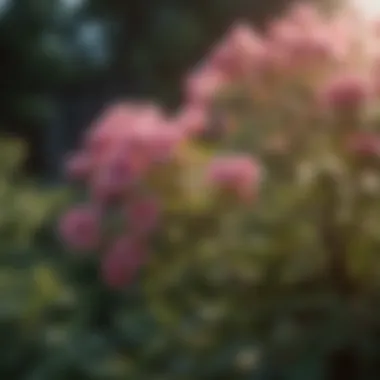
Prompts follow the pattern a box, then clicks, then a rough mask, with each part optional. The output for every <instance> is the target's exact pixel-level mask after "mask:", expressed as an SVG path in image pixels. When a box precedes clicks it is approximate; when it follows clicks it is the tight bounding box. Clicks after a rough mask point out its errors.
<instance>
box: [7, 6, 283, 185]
mask: <svg viewBox="0 0 380 380" xmlns="http://www.w3.org/2000/svg"><path fill="white" fill-rule="evenodd" d="M286 3H289V1H287V0H270V1H265V2H262V1H251V0H208V1H205V0H1V1H0V56H1V60H0V88H1V102H0V125H1V129H2V131H4V132H11V133H13V134H17V135H18V136H21V137H23V138H25V139H26V140H27V141H28V142H29V144H30V145H31V157H30V160H28V166H29V171H30V172H31V173H33V174H36V175H39V176H47V177H48V178H50V179H57V178H58V175H59V172H60V171H59V168H60V164H61V158H62V154H63V152H64V151H66V150H67V149H68V148H70V147H72V145H73V144H74V143H75V141H77V139H78V134H79V133H80V131H81V130H83V128H85V127H86V126H87V125H88V123H89V122H90V121H91V120H92V119H93V118H94V116H96V115H97V113H98V111H99V109H100V108H101V107H103V106H104V105H105V104H107V103H108V102H110V101H114V100H116V99H118V98H120V97H122V98H125V97H140V96H142V97H149V98H152V99H154V100H157V101H159V102H161V103H163V104H165V105H168V106H173V107H175V106H176V105H177V104H178V103H179V101H180V86H181V80H182V77H183V75H184V73H186V71H187V70H188V69H189V68H190V67H191V66H193V65H194V64H195V63H196V62H197V61H198V60H199V59H200V58H201V57H202V56H203V55H204V54H205V52H207V49H208V48H209V46H210V45H211V44H212V42H214V41H215V40H216V39H217V38H218V37H219V36H221V34H222V33H223V32H224V31H225V30H226V29H227V27H228V26H229V25H230V24H231V22H232V21H234V20H235V19H237V18H241V17H244V18H245V19H248V20H250V21H252V22H254V23H256V24H258V25H259V24H262V23H263V22H264V21H265V19H266V18H267V17H268V16H270V15H271V14H273V13H277V12H278V11H279V10H280V9H281V8H282V7H283V6H284V5H286Z"/></svg>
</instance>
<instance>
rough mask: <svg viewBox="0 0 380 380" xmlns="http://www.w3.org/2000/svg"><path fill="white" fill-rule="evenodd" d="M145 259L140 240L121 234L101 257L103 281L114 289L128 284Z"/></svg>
mask: <svg viewBox="0 0 380 380" xmlns="http://www.w3.org/2000/svg"><path fill="white" fill-rule="evenodd" d="M145 261H146V251H145V248H144V247H143V245H142V244H141V242H139V241H137V240H136V239H134V238H132V237H129V236H123V237H121V238H119V239H118V240H116V242H115V243H114V244H113V245H112V246H111V248H110V250H109V251H108V252H106V254H105V256H104V258H103V261H102V265H101V274H102V278H103V281H104V282H105V283H106V284H107V285H108V286H109V287H111V288H116V289H118V288H122V287H124V286H126V285H130V284H131V283H132V282H133V281H134V280H135V278H136V276H137V274H138V271H139V269H140V267H141V265H142V264H143V263H144V262H145Z"/></svg>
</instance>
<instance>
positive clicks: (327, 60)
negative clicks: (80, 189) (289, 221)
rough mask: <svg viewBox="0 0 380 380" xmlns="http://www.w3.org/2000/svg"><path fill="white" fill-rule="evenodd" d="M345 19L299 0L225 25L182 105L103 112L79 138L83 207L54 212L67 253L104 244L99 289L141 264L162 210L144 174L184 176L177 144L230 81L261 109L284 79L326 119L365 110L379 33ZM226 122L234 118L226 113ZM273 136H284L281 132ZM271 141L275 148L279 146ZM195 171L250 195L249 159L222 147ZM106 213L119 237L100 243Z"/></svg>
mask: <svg viewBox="0 0 380 380" xmlns="http://www.w3.org/2000/svg"><path fill="white" fill-rule="evenodd" d="M355 17H356V16H355V15H352V14H350V13H349V12H341V13H340V14H338V15H335V16H332V17H327V16H324V15H322V14H321V13H319V12H318V11H317V10H316V9H315V8H314V7H312V6H311V5H305V4H301V5H298V6H295V7H293V8H291V9H290V10H289V11H288V12H287V13H286V14H285V15H284V16H283V17H281V18H278V19H275V20H274V21H273V22H271V23H270V24H269V25H268V27H267V28H266V30H265V31H264V32H263V33H261V34H259V33H257V32H255V31H254V30H253V29H251V28H250V27H249V26H248V25H245V24H244V23H237V24H234V25H233V26H232V27H231V28H230V30H229V32H228V33H227V35H226V37H225V38H223V40H222V41H221V42H220V43H218V44H217V45H216V46H215V47H214V48H213V49H212V50H211V51H210V54H209V55H208V57H206V59H204V60H203V61H202V62H201V63H200V64H199V65H198V66H197V67H196V68H195V69H194V70H193V71H192V72H190V73H189V75H188V76H187V78H186V81H185V83H184V92H185V103H184V105H183V107H182V108H181V109H180V111H179V112H178V113H177V114H175V115H167V114H166V113H165V112H164V111H163V110H162V109H161V108H159V107H157V106H155V105H152V104H145V103H126V104H118V105H116V106H113V107H111V108H110V109H108V110H107V111H106V112H105V114H104V115H103V116H102V117H101V118H100V119H99V120H98V121H97V122H96V123H95V125H93V126H92V128H90V130H89V131H88V133H87V134H86V135H85V138H84V144H83V148H82V149H81V150H79V151H78V152H76V153H75V154H73V155H72V156H71V157H69V158H68V160H67V166H66V169H67V175H68V178H69V179H71V180H73V181H81V182H82V183H84V184H85V186H86V189H87V193H88V195H89V203H88V204H87V205H82V206H78V207H76V208H74V209H72V210H69V211H68V213H67V214H66V215H64V216H63V218H62V220H61V224H60V234H61V236H62V238H63V240H64V241H65V242H66V243H67V244H68V246H69V247H70V248H72V249H75V250H86V251H88V250H97V249H100V250H102V251H103V250H104V251H105V253H104V254H103V253H102V254H101V261H102V274H103V278H104V280H105V281H106V282H107V283H108V284H109V285H112V286H115V287H120V286H123V285H125V284H128V283H129V282H131V281H133V279H134V278H135V276H136V274H137V272H138V270H139V268H140V267H141V265H143V263H144V262H145V261H146V260H147V251H148V248H149V238H150V236H151V234H153V233H154V232H155V229H156V227H157V226H158V225H159V224H160V221H161V219H160V216H161V214H162V213H165V212H166V211H165V206H166V205H165V202H164V201H163V197H162V196H161V194H160V193H159V191H158V190H157V189H156V188H154V186H153V185H152V182H151V181H150V179H151V178H152V176H154V174H157V173H160V175H161V173H164V172H165V170H166V169H167V173H172V171H170V169H171V168H172V167H173V165H174V166H175V167H177V168H178V167H179V168H180V172H181V174H180V175H181V176H182V179H183V177H185V176H186V175H187V169H188V168H187V166H186V165H187V163H188V160H186V159H185V160H183V151H184V150H185V151H186V149H183V148H184V147H186V146H187V145H188V144H193V143H196V142H197V141H198V140H197V139H194V137H198V135H199V134H201V133H202V132H206V131H207V129H208V128H209V126H210V122H211V121H212V115H213V112H212V111H213V105H214V102H215V101H216V99H217V97H218V94H219V93H220V92H222V91H223V90H225V89H228V88H230V86H235V85H240V86H243V87H244V88H247V89H248V93H249V94H250V96H252V97H253V98H255V96H256V95H260V94H263V93H265V94H267V95H266V96H265V97H260V99H265V101H267V104H266V107H267V108H266V109H269V110H270V112H271V110H272V108H271V104H272V103H271V101H272V99H271V96H272V97H276V95H277V93H279V92H280V90H279V89H280V88H281V89H283V87H285V88H286V89H287V88H288V87H286V86H290V85H298V87H302V88H303V89H304V90H305V89H306V91H308V95H311V96H310V98H311V99H312V100H311V101H312V103H313V106H314V107H315V108H316V109H317V112H319V114H320V115H323V116H324V117H327V118H330V119H327V120H331V117H332V119H333V120H337V119H339V118H340V117H341V116H346V115H347V114H350V115H351V114H352V112H357V113H358V112H359V111H361V110H362V109H364V108H365V107H367V106H371V105H372V104H373V103H374V102H376V101H377V100H378V96H379V95H380V92H379V88H380V86H379V83H380V79H379V78H380V76H379V72H380V70H379V67H380V50H379V48H378V47H377V46H380V43H379V42H380V35H379V33H378V25H377V24H376V27H375V25H368V23H367V24H365V25H364V24H363V25H364V26H365V27H364V26H363V25H362V24H360V22H359V20H358V19H356V18H355ZM352 25H358V28H359V25H361V26H363V28H362V29H360V30H355V28H353V27H352ZM298 87H297V88H298ZM268 89H269V90H268ZM268 94H269V95H268ZM253 101H255V99H253ZM268 104H269V106H268ZM273 104H274V106H273V107H276V104H277V103H275V102H274V103H273ZM273 111H274V112H276V108H273ZM227 116H230V115H227ZM227 119H228V120H230V119H231V120H233V124H234V125H235V124H236V123H235V121H234V120H235V119H234V118H233V115H232V117H231V118H229V117H227ZM304 124H307V122H305V121H304ZM330 124H331V123H329V122H326V125H330ZM263 128H265V126H263ZM226 131H227V132H228V131H229V129H228V128H227V129H226ZM281 136H285V138H287V136H286V134H285V133H282V134H281ZM378 140H379V138H378V137H377V135H376V134H375V133H372V132H370V133H355V134H353V135H352V136H351V137H349V138H348V139H347V147H348V149H349V150H350V151H351V152H353V153H354V154H364V155H368V154H372V155H378V154H379V143H378ZM270 141H273V139H272V140H270ZM375 141H376V142H375ZM275 142H276V141H274V143H275ZM280 142H281V144H280V145H281V146H280V148H279V149H282V148H281V147H282V146H284V144H285V145H286V143H287V142H286V141H285V142H284V144H283V143H282V142H283V141H282V140H281V141H280ZM272 145H273V144H272ZM272 149H278V148H277V147H276V146H272ZM190 160H191V158H190ZM160 170H163V171H160ZM176 173H177V172H176ZM173 175H176V174H173ZM204 176H205V177H204V179H205V180H204V181H203V182H202V186H204V187H203V188H202V189H201V191H204V192H209V193H210V194H213V195H212V196H215V197H218V195H220V194H222V195H223V196H224V195H227V196H228V197H232V198H233V199H234V200H238V201H242V202H251V201H253V200H255V199H256V197H257V194H258V187H259V183H260V177H261V171H260V165H259V164H258V162H257V161H256V159H255V158H253V157H251V156H250V155H246V154H243V153H242V154H230V152H228V150H227V151H226V152H223V153H222V154H220V155H216V156H214V157H213V158H212V159H211V161H210V162H208V163H206V165H205V167H204ZM178 180H179V181H181V179H178ZM185 182H186V181H185ZM217 199H219V198H217ZM223 199H224V198H223ZM110 210H113V214H115V210H116V214H117V215H119V216H118V217H117V218H116V220H119V221H120V220H121V221H122V222H121V223H119V224H121V227H120V226H119V230H120V229H121V233H120V234H119V235H118V236H116V237H112V236H111V237H110V239H111V241H108V240H109V239H108V238H109V236H108V237H107V239H105V238H103V235H104V234H105V232H104V231H105V230H107V228H108V227H107V226H108V224H107V220H108V218H109V214H110V212H109V211H110ZM113 214H112V215H113ZM120 216H121V217H120ZM108 235H110V233H108Z"/></svg>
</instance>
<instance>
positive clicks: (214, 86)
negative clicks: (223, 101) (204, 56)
mask: <svg viewBox="0 0 380 380" xmlns="http://www.w3.org/2000/svg"><path fill="white" fill-rule="evenodd" d="M228 82H229V79H228V78H227V77H226V75H225V74H224V73H222V72H221V71H219V70H217V69H215V68H213V67H212V66H210V65H205V66H202V67H201V68H198V69H197V70H196V71H194V72H193V73H191V74H190V75H189V76H188V78H186V82H185V94H186V101H187V102H188V103H191V104H194V105H198V106H200V107H204V106H207V105H209V104H210V102H212V101H213V100H214V98H215V96H216V95H217V94H218V92H219V91H220V90H221V89H222V88H223V87H224V86H225V85H226V84H228Z"/></svg>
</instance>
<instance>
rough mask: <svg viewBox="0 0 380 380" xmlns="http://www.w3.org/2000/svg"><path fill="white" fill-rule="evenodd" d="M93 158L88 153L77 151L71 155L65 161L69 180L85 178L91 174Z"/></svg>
mask: <svg viewBox="0 0 380 380" xmlns="http://www.w3.org/2000/svg"><path fill="white" fill-rule="evenodd" d="M91 169H92V159H91V156H90V155H89V154H87V153H82V152H80V153H77V154H73V155H71V156H69V157H68V158H67V161H66V163H65V174H66V176H67V178H68V179H69V180H73V181H78V180H85V179H88V177H89V176H90V174H91Z"/></svg>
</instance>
